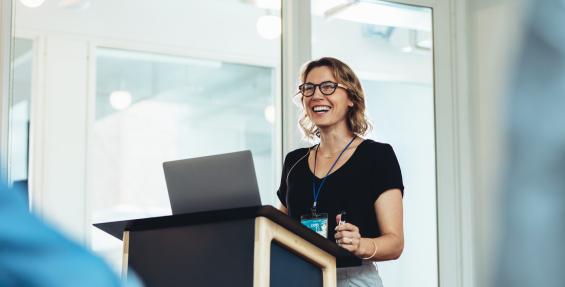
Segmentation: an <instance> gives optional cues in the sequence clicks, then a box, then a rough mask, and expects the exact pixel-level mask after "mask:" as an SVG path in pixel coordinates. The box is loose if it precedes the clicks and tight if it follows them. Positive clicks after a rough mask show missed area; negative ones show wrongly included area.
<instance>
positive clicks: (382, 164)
mask: <svg viewBox="0 0 565 287" xmlns="http://www.w3.org/2000/svg"><path fill="white" fill-rule="evenodd" d="M375 160H376V165H377V166H376V170H377V172H378V175H377V178H378V180H377V182H376V183H375V188H374V191H373V193H372V198H371V200H372V201H375V200H377V199H378V198H379V196H381V194H383V192H385V191H387V190H390V189H396V188H398V189H400V193H401V194H402V196H404V184H403V183H402V173H401V172H400V165H399V164H398V160H397V159H396V154H395V153H394V150H393V149H392V146H390V145H389V144H381V145H380V146H379V148H378V149H377V154H376V158H375Z"/></svg>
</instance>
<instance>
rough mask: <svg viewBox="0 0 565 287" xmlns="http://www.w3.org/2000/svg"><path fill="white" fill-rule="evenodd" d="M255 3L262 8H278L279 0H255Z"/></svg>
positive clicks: (279, 6) (279, 5)
mask: <svg viewBox="0 0 565 287" xmlns="http://www.w3.org/2000/svg"><path fill="white" fill-rule="evenodd" d="M255 5H257V7H259V8H263V9H270V10H280V9H281V0H255Z"/></svg>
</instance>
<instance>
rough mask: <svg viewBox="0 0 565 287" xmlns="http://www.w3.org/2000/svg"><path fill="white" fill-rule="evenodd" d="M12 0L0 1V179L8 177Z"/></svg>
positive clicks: (7, 178)
mask: <svg viewBox="0 0 565 287" xmlns="http://www.w3.org/2000/svg"><path fill="white" fill-rule="evenodd" d="M12 7H13V6H12V1H0V180H1V179H4V180H9V179H10V175H9V172H10V169H9V168H8V167H9V163H10V153H9V152H8V147H9V143H10V137H9V135H10V133H9V129H8V127H9V123H10V103H11V97H10V90H11V89H10V87H11V76H10V75H11V69H10V67H11V66H12V31H13V30H12V28H13V25H12V15H13V13H12V12H13V8H12Z"/></svg>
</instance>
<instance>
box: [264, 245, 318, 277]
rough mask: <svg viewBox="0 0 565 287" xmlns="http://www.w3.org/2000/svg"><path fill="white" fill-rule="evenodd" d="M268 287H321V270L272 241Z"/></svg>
mask: <svg viewBox="0 0 565 287" xmlns="http://www.w3.org/2000/svg"><path fill="white" fill-rule="evenodd" d="M269 282H270V287H288V286H294V287H322V286H323V278H322V269H321V268H320V267H318V266H317V265H315V264H313V263H311V262H309V261H307V260H306V259H305V258H304V257H303V256H300V255H298V254H295V253H294V252H292V251H290V250H288V249H287V248H285V247H284V246H281V245H279V244H277V242H275V241H273V242H272V244H271V272H270V280H269Z"/></svg>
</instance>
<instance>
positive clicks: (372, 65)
mask: <svg viewBox="0 0 565 287" xmlns="http://www.w3.org/2000/svg"><path fill="white" fill-rule="evenodd" d="M431 30H432V14H431V9H427V8H421V7H414V6H408V5H400V4H393V3H388V2H384V1H360V2H357V1H349V2H347V1H341V0H314V1H312V55H313V57H314V58H319V57H323V56H331V57H336V58H338V59H341V60H343V61H344V62H345V63H347V64H348V65H350V66H351V68H352V69H353V70H354V71H355V73H356V74H357V76H359V78H360V79H361V82H362V85H363V88H364V90H365V96H366V103H367V111H368V114H369V118H370V119H371V120H372V122H373V125H374V128H373V131H372V132H371V133H370V134H368V135H367V136H366V137H367V138H370V139H374V140H376V141H380V142H386V143H390V144H391V145H392V146H393V148H394V150H395V152H396V154H397V157H398V160H399V162H400V166H401V169H402V175H403V178H404V185H405V188H406V189H405V196H404V210H405V212H404V216H405V217H404V222H405V225H404V227H405V248H404V252H403V254H402V256H401V257H400V259H399V260H396V261H390V262H380V263H378V269H379V273H380V274H381V277H382V279H383V283H384V285H385V286H429V287H431V286H438V279H437V270H438V269H437V236H436V233H437V226H436V182H435V178H436V175H435V128H434V92H433V51H432V33H431ZM406 274H410V275H409V276H406Z"/></svg>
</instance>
